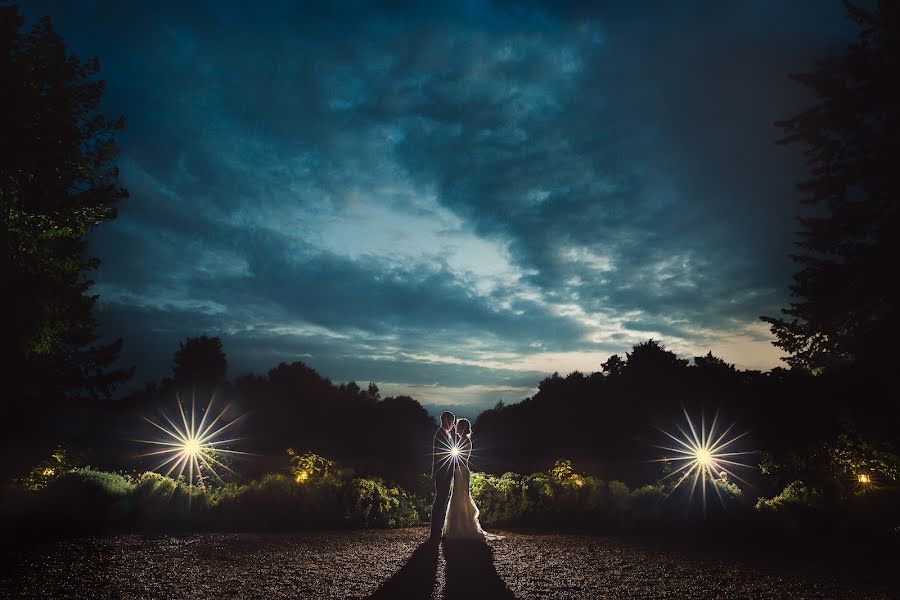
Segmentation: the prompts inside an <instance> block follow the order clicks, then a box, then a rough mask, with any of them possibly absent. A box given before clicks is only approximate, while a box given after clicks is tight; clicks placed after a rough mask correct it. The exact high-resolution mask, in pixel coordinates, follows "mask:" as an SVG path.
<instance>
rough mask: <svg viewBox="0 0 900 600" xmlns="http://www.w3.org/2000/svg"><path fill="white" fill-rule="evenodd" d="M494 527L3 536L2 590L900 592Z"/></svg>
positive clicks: (702, 555) (872, 580)
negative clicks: (446, 533)
mask: <svg viewBox="0 0 900 600" xmlns="http://www.w3.org/2000/svg"><path fill="white" fill-rule="evenodd" d="M500 533H501V534H502V537H501V538H500V539H493V540H491V541H490V543H489V546H484V545H472V544H466V543H456V544H444V545H443V546H441V547H440V548H439V547H438V546H435V545H429V544H421V542H422V540H423V539H424V538H425V536H426V535H427V532H426V531H425V529H424V528H413V529H401V530H393V531H383V530H367V531H342V532H322V533H302V534H282V535H274V534H273V535H267V534H196V535H185V536H171V535H166V536H142V535H123V536H111V537H92V538H78V539H69V540H62V541H53V542H49V541H48V542H34V543H29V544H27V545H24V546H23V545H16V544H11V543H10V542H5V543H3V544H2V546H0V551H2V560H3V566H2V570H0V598H90V599H91V600H98V599H102V598H201V599H204V598H266V599H271V598H316V599H319V598H322V599H325V598H364V597H372V598H375V599H382V598H417V599H425V598H431V597H434V598H444V599H449V600H452V599H456V598H460V599H462V598H464V599H466V600H473V599H477V598H492V599H499V600H503V599H511V598H519V599H521V600H526V599H538V598H585V599H587V598H691V599H700V598H741V599H744V598H841V599H843V598H848V599H849V598H900V594H898V592H897V589H896V588H895V587H894V585H895V584H896V581H897V580H896V573H892V574H891V573H888V574H886V576H885V578H883V579H882V578H880V577H879V576H878V571H877V570H874V569H869V570H866V571H859V570H856V569H857V566H856V565H853V564H849V565H848V564H846V563H844V568H836V567H835V563H836V562H839V561H827V562H820V561H818V560H816V559H808V557H807V560H800V559H798V561H797V562H796V564H790V565H788V564H786V563H785V559H784V557H783V556H781V557H772V556H768V557H763V558H762V559H759V558H748V557H747V556H743V557H741V556H738V554H737V553H736V552H723V551H722V550H721V549H712V548H706V549H704V548H703V547H700V548H692V547H690V546H688V545H687V544H685V543H680V544H679V543H677V542H668V543H662V542H649V541H639V540H634V539H629V538H623V537H604V536H593V535H569V534H540V533H527V532H500ZM788 554H789V553H788ZM723 555H728V558H721V556H723ZM889 562H890V561H889V560H888V561H886V564H889ZM867 564H870V563H867ZM870 566H871V564H870ZM895 570H896V569H895ZM873 572H874V575H873Z"/></svg>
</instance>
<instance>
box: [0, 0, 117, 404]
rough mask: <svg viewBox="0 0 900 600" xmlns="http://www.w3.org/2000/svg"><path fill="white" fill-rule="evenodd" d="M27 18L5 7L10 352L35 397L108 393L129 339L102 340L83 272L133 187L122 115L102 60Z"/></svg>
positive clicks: (2, 153) (3, 205) (0, 187)
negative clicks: (99, 234) (126, 180)
mask: <svg viewBox="0 0 900 600" xmlns="http://www.w3.org/2000/svg"><path fill="white" fill-rule="evenodd" d="M23 22H24V19H23V17H22V16H21V15H19V14H18V9H17V8H16V7H15V6H12V7H9V6H7V7H2V8H0V88H2V89H3V97H4V110H3V111H2V113H0V119H2V120H3V125H2V127H0V129H2V131H3V143H2V144H0V241H2V246H3V251H2V259H0V280H2V281H3V282H4V285H5V286H6V287H7V288H8V289H14V290H16V293H15V294H10V295H7V298H6V300H7V302H13V303H14V306H8V307H7V309H6V310H5V311H4V313H3V314H4V315H6V319H5V320H4V325H3V331H4V336H3V337H4V342H3V343H4V346H5V348H4V350H5V352H4V354H5V356H4V358H5V359H6V360H12V361H15V362H14V368H13V369H11V370H10V372H11V373H12V374H14V375H18V376H19V377H20V378H21V379H20V380H19V381H18V383H20V384H22V385H23V389H25V390H27V391H29V392H31V393H33V394H35V395H38V394H39V393H40V392H43V393H47V392H48V391H52V392H53V393H54V394H55V395H59V394H70V393H75V392H78V391H80V392H83V393H85V394H87V395H89V396H107V395H108V394H109V393H110V391H111V389H112V387H113V386H114V385H115V384H117V383H119V382H121V381H123V380H124V379H126V378H127V376H128V375H130V371H122V370H114V371H110V370H108V367H109V365H110V364H111V363H112V362H113V361H114V360H115V358H116V357H117V355H118V352H119V348H120V346H121V341H119V342H116V343H114V344H111V345H108V346H94V345H93V344H94V342H95V341H96V339H97V337H96V335H94V333H93V331H94V328H95V325H96V324H95V322H94V319H93V317H92V316H91V311H92V308H93V305H94V302H95V300H96V296H89V295H88V294H87V292H88V290H89V289H90V287H91V285H92V283H93V282H91V281H89V280H87V279H85V278H84V274H85V273H86V272H87V271H88V270H90V269H94V268H96V267H97V265H98V264H99V263H98V261H97V260H96V259H89V258H87V257H85V255H84V254H85V249H86V246H85V241H84V238H85V236H86V235H87V234H88V233H89V232H90V231H91V230H92V229H93V228H94V227H96V226H97V225H100V224H101V223H103V222H104V221H107V220H110V219H113V218H115V216H116V210H115V206H116V205H117V204H118V202H119V201H120V200H122V199H124V198H126V197H127V196H128V193H127V191H126V190H125V189H124V188H122V187H121V186H120V185H119V184H118V169H117V168H116V167H115V166H114V164H113V161H114V159H115V157H116V155H117V152H118V150H117V147H116V142H115V138H114V135H115V133H116V131H118V130H119V129H121V128H122V127H123V124H124V121H123V120H122V119H121V118H119V119H115V120H113V119H108V118H107V117H105V116H104V115H102V114H100V113H99V112H98V110H99V107H100V103H101V97H102V95H103V91H104V87H105V84H104V82H103V81H102V80H98V79H96V75H97V73H98V71H99V63H98V61H97V60H96V59H95V60H88V61H84V62H82V61H81V60H79V59H78V57H77V56H75V55H74V54H72V53H70V52H68V51H67V49H66V46H65V44H64V42H63V40H62V38H61V37H60V36H59V35H58V34H57V33H56V31H55V30H54V29H53V26H52V24H51V22H50V19H49V18H48V17H43V18H41V19H39V20H38V21H37V23H35V25H34V26H33V27H32V29H31V31H29V32H27V33H23V32H20V31H19V29H20V27H21V26H22V24H23ZM9 383H10V382H5V384H6V385H9ZM26 384H27V385H26ZM44 386H52V388H51V390H48V389H47V388H46V387H44Z"/></svg>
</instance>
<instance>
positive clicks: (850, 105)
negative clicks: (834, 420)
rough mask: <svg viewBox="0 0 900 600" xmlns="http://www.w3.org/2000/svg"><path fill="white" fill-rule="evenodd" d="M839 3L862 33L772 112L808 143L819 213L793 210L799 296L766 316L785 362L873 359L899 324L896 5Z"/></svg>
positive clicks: (822, 367)
mask: <svg viewBox="0 0 900 600" xmlns="http://www.w3.org/2000/svg"><path fill="white" fill-rule="evenodd" d="M845 5H846V8H847V11H848V14H849V16H850V18H851V19H852V20H853V21H854V22H855V23H856V24H857V25H858V26H859V28H860V34H859V39H858V40H857V41H856V42H854V43H853V44H851V45H850V46H849V48H848V50H847V52H846V53H845V54H843V55H841V56H835V57H830V58H826V59H824V60H820V61H819V62H818V63H817V67H816V69H815V70H814V71H812V72H811V73H804V74H797V75H792V76H791V77H792V78H793V79H795V80H796V81H798V82H799V83H801V84H803V85H805V86H807V87H809V88H811V89H812V90H813V91H814V92H815V93H816V95H817V97H818V103H817V104H816V105H815V106H813V107H811V108H809V109H808V110H805V111H803V112H801V113H800V114H798V115H796V116H794V117H792V118H790V119H788V120H786V121H781V122H778V123H776V125H777V126H779V127H781V128H783V129H784V131H785V133H786V135H785V137H784V138H783V139H782V140H780V143H783V144H793V143H799V144H802V145H804V146H806V151H805V153H806V158H807V167H808V171H809V178H808V179H807V180H806V181H804V182H802V183H800V184H799V185H798V188H799V189H800V191H801V192H802V193H803V194H804V196H803V199H802V200H803V202H804V203H806V204H809V205H813V206H815V207H817V209H818V212H817V214H816V215H815V216H810V217H806V218H801V219H800V221H801V225H802V230H801V232H800V240H799V241H798V242H797V245H798V246H799V247H800V248H801V249H802V253H799V254H796V255H792V258H793V259H794V260H795V261H796V262H798V263H799V264H800V265H801V269H800V271H799V272H797V273H796V274H795V275H794V282H793V284H792V285H791V288H790V289H791V295H792V297H793V298H794V299H795V300H794V301H793V302H791V304H790V307H789V308H786V309H782V313H783V314H784V315H785V317H784V318H775V317H767V316H764V317H761V318H762V319H763V320H764V321H767V322H768V323H770V324H771V325H772V332H773V333H774V334H775V336H776V337H777V341H776V342H775V345H776V346H778V347H780V348H782V349H784V350H785V351H786V352H787V353H788V354H789V356H788V358H786V361H787V362H788V364H790V365H791V366H792V367H799V368H803V369H807V370H810V371H812V372H822V371H826V370H828V369H829V368H833V367H836V366H839V365H842V364H857V365H863V366H866V367H870V368H878V367H879V365H882V364H883V362H884V361H886V360H890V359H889V358H888V357H889V354H888V349H889V348H891V346H892V344H893V343H895V340H896V339H897V336H898V333H900V329H898V318H897V313H896V310H897V306H898V302H897V301H898V295H897V291H896V290H897V289H900V286H898V285H897V282H896V281H894V279H895V278H896V273H897V258H898V256H900V254H898V241H900V226H898V225H900V223H898V203H900V152H898V140H900V75H898V74H900V5H898V4H897V3H896V2H890V1H887V0H880V1H879V2H877V3H876V5H875V7H874V9H873V10H866V9H863V8H861V7H859V6H857V5H854V4H852V3H850V2H845Z"/></svg>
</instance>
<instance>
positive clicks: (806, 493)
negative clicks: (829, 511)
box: [756, 481, 822, 512]
mask: <svg viewBox="0 0 900 600" xmlns="http://www.w3.org/2000/svg"><path fill="white" fill-rule="evenodd" d="M821 503H822V491H821V490H818V489H816V488H810V487H808V486H807V485H806V484H805V483H803V482H802V481H794V482H792V483H789V484H788V485H787V486H786V487H785V488H784V489H783V490H782V491H781V493H780V494H778V495H777V496H775V497H774V498H771V499H768V500H767V499H765V498H760V499H759V500H757V502H756V510H759V511H776V512H777V511H784V510H794V509H797V508H813V507H816V506H820V505H821Z"/></svg>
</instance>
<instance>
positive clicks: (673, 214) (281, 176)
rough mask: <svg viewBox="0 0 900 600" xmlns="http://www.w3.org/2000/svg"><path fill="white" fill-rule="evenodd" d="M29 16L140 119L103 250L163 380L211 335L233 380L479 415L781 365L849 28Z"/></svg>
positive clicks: (185, 10)
mask: <svg viewBox="0 0 900 600" xmlns="http://www.w3.org/2000/svg"><path fill="white" fill-rule="evenodd" d="M26 10H27V13H28V16H29V17H34V16H37V15H39V14H43V13H45V12H46V13H50V14H51V15H53V16H54V20H55V23H56V25H57V28H58V30H59V31H60V32H61V33H62V35H63V36H64V38H65V39H66V40H67V41H68V42H69V44H70V46H71V47H72V48H73V49H74V50H76V51H77V52H78V53H79V54H80V55H82V56H93V55H97V56H99V57H100V59H101V64H102V66H103V70H102V76H103V77H104V78H105V79H107V81H108V89H107V94H106V98H105V106H106V107H107V110H108V112H110V113H112V114H120V113H121V114H124V115H125V116H126V120H127V128H126V131H125V133H124V135H123V136H122V138H121V140H120V146H121V148H122V157H121V161H120V164H121V170H122V180H123V183H124V184H125V185H126V186H127V187H128V188H129V190H130V191H131V198H130V199H129V200H128V201H127V202H126V203H124V204H123V206H122V208H121V211H120V218H119V219H118V220H117V221H116V222H114V223H112V224H108V225H104V226H103V227H101V228H99V229H98V230H97V231H96V233H95V234H94V235H93V236H92V238H91V249H92V251H93V252H94V253H95V254H96V255H97V256H99V257H101V258H102V259H103V265H102V267H101V269H100V271H99V272H98V273H97V274H96V275H97V277H96V279H97V281H98V284H97V288H96V290H97V291H98V292H99V293H100V294H101V305H100V308H101V311H100V317H101V322H102V325H103V330H104V332H105V333H106V334H108V335H110V336H120V335H121V336H124V337H125V338H126V354H125V359H126V362H128V361H132V362H136V363H139V367H140V369H139V371H138V379H139V380H141V379H143V378H148V377H155V376H159V375H161V374H163V373H165V372H166V370H167V368H168V361H169V358H170V356H171V353H172V352H173V351H174V349H175V347H176V346H177V341H178V340H179V339H183V338H184V337H185V336H187V335H194V334H198V333H208V334H214V335H222V336H223V338H224V339H225V341H226V350H227V351H228V352H229V355H230V357H231V362H232V365H233V366H234V370H235V371H237V372H243V371H245V370H251V369H252V370H256V371H263V370H265V369H267V368H269V367H271V366H273V365H274V364H276V363H277V362H278V361H281V360H288V361H289V360H294V359H296V358H301V359H303V360H304V361H305V362H308V364H310V365H311V366H313V367H314V368H316V369H318V370H320V371H321V372H322V373H323V374H325V375H327V376H330V377H333V378H334V379H336V380H339V381H340V380H345V379H359V380H368V379H371V380H375V381H383V382H389V386H391V387H392V389H396V390H413V391H414V390H420V392H419V393H420V395H421V396H422V397H423V398H426V399H428V401H432V402H441V401H445V402H448V403H453V404H459V405H463V406H464V405H466V403H467V402H468V401H469V399H474V400H473V401H475V402H477V403H481V404H482V405H484V406H487V405H491V404H493V403H494V402H495V401H496V400H497V399H499V397H500V396H501V395H502V396H503V397H504V398H506V399H510V400H511V399H512V398H511V397H508V396H507V395H509V394H515V393H517V392H516V391H515V390H519V391H520V392H521V393H523V394H525V395H528V394H527V390H529V389H532V387H533V386H534V385H535V384H536V383H537V381H539V379H540V377H541V374H546V373H549V372H552V371H556V370H558V371H560V372H567V371H568V370H572V369H575V368H578V369H581V370H584V371H589V370H597V369H599V363H600V362H602V360H603V359H605V357H606V356H608V355H609V354H611V353H613V352H619V353H622V352H624V351H625V350H627V349H628V348H629V347H630V345H631V344H633V343H636V342H638V341H641V340H644V339H647V338H648V337H650V336H653V337H657V338H662V339H663V340H664V341H665V342H666V343H667V344H668V345H669V346H670V347H671V348H673V349H675V350H677V351H678V352H680V353H682V354H684V355H687V356H690V355H695V354H700V353H705V351H706V350H707V349H710V348H711V349H713V350H714V351H716V352H722V353H723V355H724V357H725V358H726V359H727V360H729V361H731V362H737V363H738V366H748V367H754V368H767V367H771V366H774V365H775V364H777V359H778V354H777V352H775V351H774V349H773V348H772V347H771V345H770V344H769V339H768V337H767V333H766V332H765V330H764V327H761V326H760V324H758V321H757V317H758V316H759V315H761V314H775V313H776V312H777V310H778V308H779V307H780V306H782V305H783V304H784V303H785V302H786V287H787V284H788V282H789V274H790V272H791V271H792V270H793V268H794V267H793V265H792V264H791V263H790V261H789V260H788V259H787V257H786V255H787V253H788V252H789V251H790V250H791V237H792V231H793V229H794V228H795V224H794V220H793V215H794V214H795V213H796V212H797V210H798V208H797V203H796V201H795V194H794V192H793V189H792V186H793V183H794V182H795V181H797V180H798V179H800V178H801V177H802V168H801V166H802V165H801V164H800V159H799V155H798V153H797V152H796V151H794V150H785V149H780V148H778V147H776V146H775V145H774V144H773V141H774V139H776V138H777V135H778V131H777V130H776V129H775V128H774V127H772V122H773V121H775V120H776V119H779V118H783V117H785V116H788V115H790V114H791V113H792V111H795V110H797V109H799V108H802V107H803V106H804V105H805V104H806V103H808V102H809V101H810V100H811V99H810V98H809V97H807V96H805V95H804V93H803V91H802V90H801V89H800V88H798V87H797V86H796V85H795V84H793V83H792V82H791V81H789V80H788V79H787V77H786V74H787V72H788V71H795V70H802V69H804V68H807V67H809V66H810V65H811V64H812V61H813V59H814V58H815V57H818V56H820V55H821V54H823V53H825V52H827V51H828V50H829V49H831V48H834V47H839V46H840V45H842V44H844V43H845V42H846V40H847V39H848V36H849V34H850V31H849V28H848V26H847V25H846V23H845V21H844V19H843V16H842V14H841V10H842V9H841V7H840V6H837V5H836V6H834V7H832V6H828V7H823V6H822V5H820V3H817V2H798V3H792V4H791V6H789V7H785V6H784V5H783V4H781V3H777V2H738V3H729V4H727V5H723V4H720V3H715V2H699V1H698V2H685V3H677V4H672V3H659V4H658V5H654V6H653V7H652V8H650V7H647V6H643V5H642V6H641V7H634V6H626V5H623V4H604V3H579V2H558V3H557V2H554V3H538V2H533V3H506V2H484V3H458V2H446V3H428V6H427V9H426V8H425V6H424V5H422V4H420V3H379V2H362V3H348V4H345V3H341V2H333V3H331V2H329V3H324V4H319V5H315V6H306V5H297V4H295V3H292V2H284V3H281V2H272V3H267V4H266V5H265V6H264V7H257V8H254V9H252V10H251V9H249V8H247V7H246V6H243V5H221V4H203V3H192V4H191V5H190V6H185V5H182V4H174V3H173V4H165V3H164V4H162V5H156V4H155V5H153V6H152V7H151V6H149V5H137V6H132V5H129V6H128V7H122V6H118V5H108V4H105V3H104V4H102V5H101V4H99V3H89V2H83V3H67V4H62V5H60V4H58V3H46V4H43V3H41V2H34V3H32V4H31V5H30V6H29V7H27V9H26ZM648 11H652V13H653V15H654V17H653V18H652V19H648V18H647V12H648ZM810 15H814V16H815V18H814V19H812V18H810ZM427 386H431V387H427ZM413 395H415V394H413Z"/></svg>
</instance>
